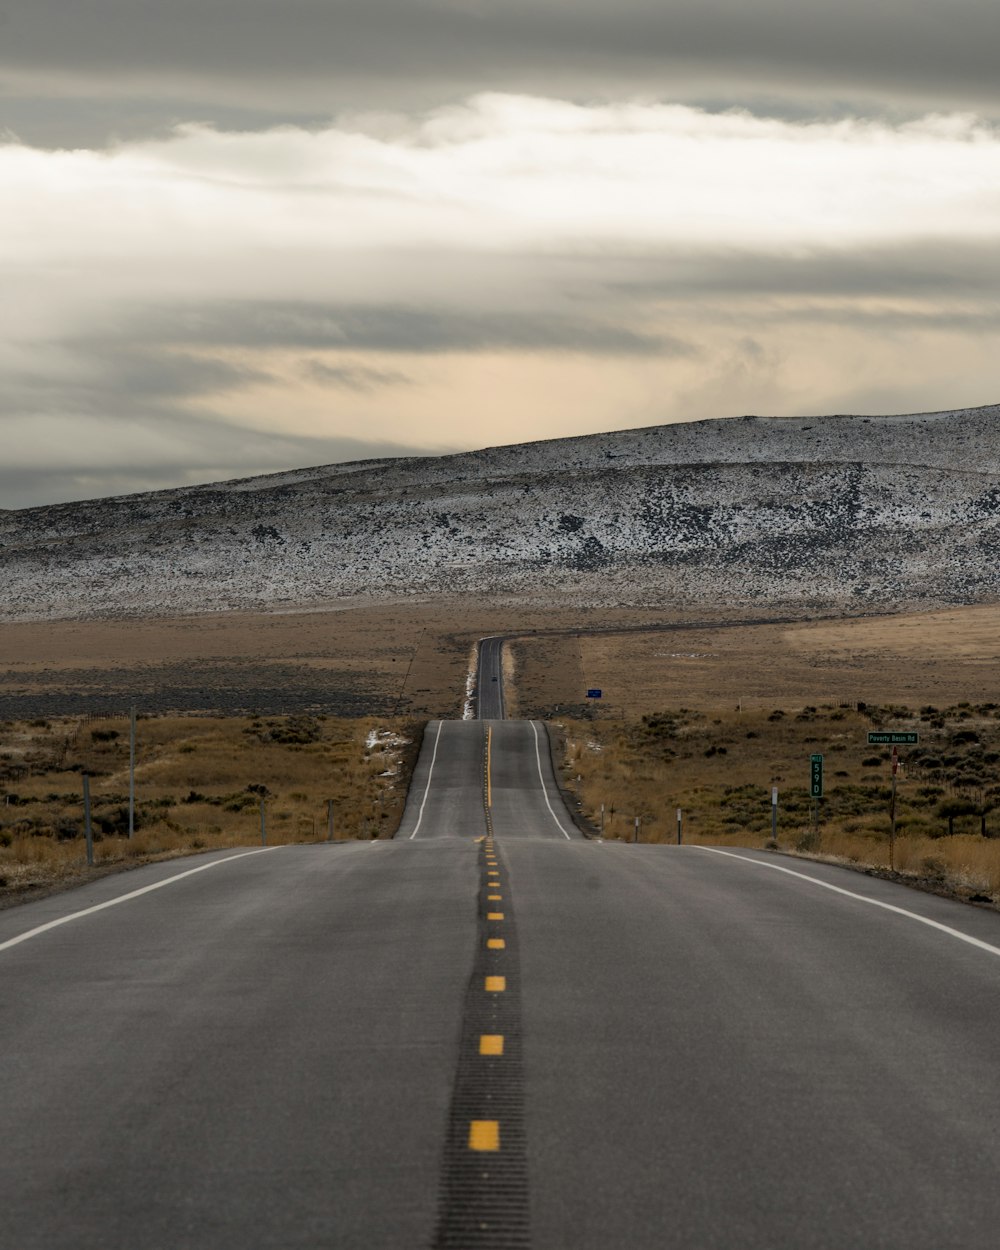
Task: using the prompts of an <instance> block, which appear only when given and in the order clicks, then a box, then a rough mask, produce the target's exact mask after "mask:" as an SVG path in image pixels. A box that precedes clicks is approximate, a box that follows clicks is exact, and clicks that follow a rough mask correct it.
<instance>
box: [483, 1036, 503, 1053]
mask: <svg viewBox="0 0 1000 1250" xmlns="http://www.w3.org/2000/svg"><path fill="white" fill-rule="evenodd" d="M479 1053H480V1054H481V1055H502V1054H503V1034H502V1033H482V1034H480V1037H479Z"/></svg>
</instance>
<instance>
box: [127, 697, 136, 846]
mask: <svg viewBox="0 0 1000 1250" xmlns="http://www.w3.org/2000/svg"><path fill="white" fill-rule="evenodd" d="M134 833H135V704H134V703H133V704H132V710H131V713H130V716H129V734H128V836H129V837H130V838H131V837H132V835H133V834H134Z"/></svg>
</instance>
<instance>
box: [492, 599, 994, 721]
mask: <svg viewBox="0 0 1000 1250" xmlns="http://www.w3.org/2000/svg"><path fill="white" fill-rule="evenodd" d="M513 650H514V658H515V663H516V668H517V693H518V702H519V708H520V714H521V715H523V716H535V715H537V716H545V715H548V714H550V713H552V712H562V713H564V714H567V715H574V714H575V715H586V716H588V717H590V716H593V717H597V718H599V719H620V718H622V717H624V718H626V719H627V718H629V717H637V716H641V715H644V714H646V713H650V712H655V711H657V710H658V709H661V708H664V707H682V706H689V707H698V708H700V709H702V710H704V711H707V710H710V709H718V710H720V711H726V712H728V711H735V710H736V708H737V707H739V706H742V708H743V709H744V710H745V711H746V710H751V709H769V708H772V707H789V706H794V705H795V704H821V703H834V704H839V703H842V702H849V703H857V702H865V703H881V704H885V703H905V704H909V705H912V706H917V707H919V706H920V705H921V704H928V703H934V704H951V703H957V702H961V701H968V702H972V703H978V702H982V701H983V700H992V699H996V700H998V701H1000V607H998V606H995V605H990V606H988V607H971V608H950V609H947V610H941V611H936V612H926V613H918V614H910V615H905V616H880V617H859V618H852V619H845V620H835V621H825V620H821V621H809V622H806V621H802V622H797V623H793V624H779V625H775V624H769V625H739V626H722V627H720V628H689V627H685V626H684V625H683V624H681V625H680V626H679V627H678V628H677V629H675V630H670V631H669V632H663V633H620V634H587V633H583V632H581V633H578V634H574V635H572V636H569V637H566V638H549V637H542V638H519V639H517V641H516V642H515V643H514V644H513ZM591 688H599V689H601V690H602V691H603V697H602V699H601V701H600V702H599V703H598V702H591V703H588V702H587V699H586V692H587V690H588V689H591Z"/></svg>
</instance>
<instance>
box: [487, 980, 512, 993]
mask: <svg viewBox="0 0 1000 1250" xmlns="http://www.w3.org/2000/svg"><path fill="white" fill-rule="evenodd" d="M506 988H507V978H506V977H487V978H486V992H487V994H502V993H503V992H504V990H505V989H506Z"/></svg>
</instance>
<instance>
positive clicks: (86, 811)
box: [83, 773, 94, 868]
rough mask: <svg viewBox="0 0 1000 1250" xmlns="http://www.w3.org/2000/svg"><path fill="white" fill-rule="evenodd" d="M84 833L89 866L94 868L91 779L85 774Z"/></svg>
mask: <svg viewBox="0 0 1000 1250" xmlns="http://www.w3.org/2000/svg"><path fill="white" fill-rule="evenodd" d="M83 833H84V837H85V838H86V840H87V864H88V866H89V867H91V868H93V866H94V831H93V829H92V828H91V824H90V778H89V777H88V776H87V774H86V773H84V774H83Z"/></svg>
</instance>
